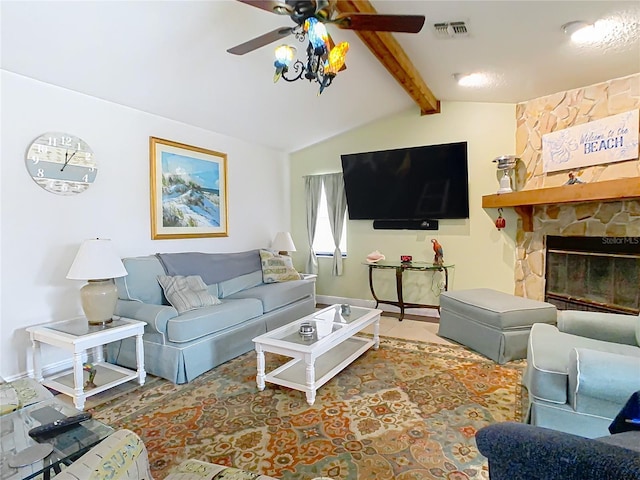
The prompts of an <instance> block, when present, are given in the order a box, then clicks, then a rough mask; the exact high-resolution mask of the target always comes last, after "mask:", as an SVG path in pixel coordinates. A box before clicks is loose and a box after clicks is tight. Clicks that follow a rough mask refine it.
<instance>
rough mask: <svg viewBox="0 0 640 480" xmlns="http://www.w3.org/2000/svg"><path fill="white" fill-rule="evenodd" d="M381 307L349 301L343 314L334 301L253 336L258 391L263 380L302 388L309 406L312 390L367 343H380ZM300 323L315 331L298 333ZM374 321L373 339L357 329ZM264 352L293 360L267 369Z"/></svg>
mask: <svg viewBox="0 0 640 480" xmlns="http://www.w3.org/2000/svg"><path fill="white" fill-rule="evenodd" d="M381 313H382V312H381V310H376V309H372V308H363V307H354V306H350V312H349V313H348V314H347V313H342V308H341V305H332V306H330V307H327V308H325V309H323V310H320V311H317V312H314V313H312V314H310V315H307V316H306V317H302V318H300V319H298V320H295V321H293V322H291V323H289V324H287V325H284V326H282V327H280V328H277V329H275V330H271V331H270V332H267V333H264V334H262V335H259V336H257V337H255V338H254V339H253V342H254V343H255V349H256V363H257V375H256V384H257V386H258V390H260V391H262V390H264V389H265V382H270V383H274V384H276V385H281V386H284V387H288V388H292V389H295V390H299V391H301V392H305V394H306V398H307V403H308V404H309V405H313V403H314V402H315V398H316V391H317V390H318V389H319V388H320V387H322V385H324V384H325V383H327V382H328V381H329V380H331V379H332V378H333V377H335V376H336V375H337V374H338V373H340V372H341V371H342V370H343V369H344V368H346V367H347V366H348V365H349V364H350V363H351V362H353V361H354V360H355V359H356V358H358V357H359V356H361V355H362V354H364V353H365V352H366V351H367V350H368V349H369V348H371V347H373V348H374V349H377V348H378V346H379V344H380V337H379V328H380V314H381ZM302 324H308V325H310V326H312V327H313V334H311V335H304V334H302V333H301V332H300V327H301V325H302ZM369 325H373V326H374V329H373V330H374V332H373V338H369V337H360V336H356V334H357V333H358V332H360V331H362V330H363V329H365V328H366V327H368V326H369ZM265 352H271V353H276V354H279V355H284V356H287V357H290V358H291V359H292V360H290V361H289V362H287V363H285V364H284V365H281V366H280V367H278V368H276V369H275V370H273V371H270V372H266V371H265V356H264V354H265Z"/></svg>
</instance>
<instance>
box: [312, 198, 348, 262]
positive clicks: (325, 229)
mask: <svg viewBox="0 0 640 480" xmlns="http://www.w3.org/2000/svg"><path fill="white" fill-rule="evenodd" d="M335 248H336V247H335V246H334V244H333V235H331V224H330V223H329V210H328V208H327V196H326V194H325V192H324V185H323V186H322V191H321V192H320V205H318V220H317V222H316V236H315V238H314V239H313V251H314V252H316V255H329V256H330V255H333V251H334V250H335ZM340 251H341V252H342V256H343V257H346V256H347V215H345V216H344V225H343V226H342V238H340Z"/></svg>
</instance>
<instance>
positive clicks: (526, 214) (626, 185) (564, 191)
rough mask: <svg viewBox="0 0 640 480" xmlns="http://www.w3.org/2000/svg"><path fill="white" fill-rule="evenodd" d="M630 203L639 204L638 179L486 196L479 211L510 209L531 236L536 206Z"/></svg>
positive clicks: (623, 179) (639, 182) (639, 185)
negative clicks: (624, 201) (629, 201)
mask: <svg viewBox="0 0 640 480" xmlns="http://www.w3.org/2000/svg"><path fill="white" fill-rule="evenodd" d="M632 199H639V200H640V177H631V178H620V179H617V180H607V181H604V182H594V183H577V184H574V185H562V186H559V187H549V188H537V189H534V190H522V191H520V192H513V193H501V194H493V195H485V196H483V197H482V208H499V207H513V208H514V209H515V211H516V212H517V213H518V215H520V217H521V218H522V229H523V230H524V231H525V232H532V231H533V207H534V206H536V205H550V204H565V203H584V202H615V201H618V200H632Z"/></svg>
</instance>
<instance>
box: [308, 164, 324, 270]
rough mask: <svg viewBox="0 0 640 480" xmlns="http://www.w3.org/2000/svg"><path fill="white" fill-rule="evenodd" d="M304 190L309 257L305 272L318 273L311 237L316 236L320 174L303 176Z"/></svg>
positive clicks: (320, 186)
mask: <svg viewBox="0 0 640 480" xmlns="http://www.w3.org/2000/svg"><path fill="white" fill-rule="evenodd" d="M304 191H305V195H306V199H307V242H308V243H309V258H308V259H307V267H306V268H307V270H306V271H307V273H318V259H317V258H316V252H314V251H313V238H314V237H315V236H316V222H317V221H318V205H319V204H320V193H321V191H322V176H320V175H308V176H306V177H304Z"/></svg>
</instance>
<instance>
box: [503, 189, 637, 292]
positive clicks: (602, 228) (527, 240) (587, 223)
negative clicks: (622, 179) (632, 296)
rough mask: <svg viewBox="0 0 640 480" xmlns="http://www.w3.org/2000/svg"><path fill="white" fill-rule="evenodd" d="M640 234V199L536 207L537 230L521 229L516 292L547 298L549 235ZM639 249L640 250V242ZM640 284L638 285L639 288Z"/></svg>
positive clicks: (535, 220) (518, 244)
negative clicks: (527, 230)
mask: <svg viewBox="0 0 640 480" xmlns="http://www.w3.org/2000/svg"><path fill="white" fill-rule="evenodd" d="M639 182H640V180H639ZM554 236H559V237H597V238H598V239H600V238H601V237H628V238H632V237H640V201H639V200H628V201H622V202H607V203H600V202H590V203H577V204H565V205H544V206H540V207H535V208H534V210H533V231H532V232H525V231H524V230H523V229H522V228H518V233H517V238H516V244H517V246H516V267H515V281H516V291H515V293H516V295H520V296H523V297H527V298H532V299H535V300H543V299H544V298H545V273H546V268H547V263H546V262H547V251H546V250H547V246H546V239H547V238H548V237H554ZM632 247H637V248H636V252H640V245H633V246H632ZM639 288H640V286H638V285H637V284H636V289H639Z"/></svg>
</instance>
